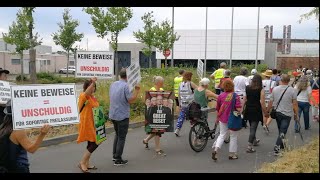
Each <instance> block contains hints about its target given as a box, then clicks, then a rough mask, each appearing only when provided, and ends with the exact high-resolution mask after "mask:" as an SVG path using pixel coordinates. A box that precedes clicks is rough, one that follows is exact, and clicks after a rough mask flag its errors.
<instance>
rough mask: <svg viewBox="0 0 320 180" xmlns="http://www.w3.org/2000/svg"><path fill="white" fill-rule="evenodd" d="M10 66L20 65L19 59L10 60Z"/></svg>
mask: <svg viewBox="0 0 320 180" xmlns="http://www.w3.org/2000/svg"><path fill="white" fill-rule="evenodd" d="M11 64H12V65H17V64H20V59H11Z"/></svg>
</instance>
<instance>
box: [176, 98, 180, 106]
mask: <svg viewBox="0 0 320 180" xmlns="http://www.w3.org/2000/svg"><path fill="white" fill-rule="evenodd" d="M175 100H176V105H177V106H179V105H180V104H179V98H178V97H176V99H175Z"/></svg>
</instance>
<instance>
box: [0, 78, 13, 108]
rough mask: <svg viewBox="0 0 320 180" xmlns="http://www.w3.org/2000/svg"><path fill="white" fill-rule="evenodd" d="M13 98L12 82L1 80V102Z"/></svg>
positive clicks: (4, 102)
mask: <svg viewBox="0 0 320 180" xmlns="http://www.w3.org/2000/svg"><path fill="white" fill-rule="evenodd" d="M10 99H11V92H10V84H9V82H6V81H0V104H6V103H7V101H9V100H10Z"/></svg>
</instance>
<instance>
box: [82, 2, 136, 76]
mask: <svg viewBox="0 0 320 180" xmlns="http://www.w3.org/2000/svg"><path fill="white" fill-rule="evenodd" d="M83 10H84V11H85V12H86V13H87V14H89V15H90V17H91V24H92V26H93V27H94V29H95V31H96V33H97V34H98V37H101V38H105V37H106V36H107V35H108V33H109V32H110V34H111V39H109V41H110V43H111V47H112V49H113V50H114V51H115V56H114V61H115V66H116V67H115V74H116V78H117V79H118V71H119V68H118V58H117V51H118V37H119V33H120V32H121V31H122V30H123V29H125V28H126V27H128V24H129V21H130V19H131V18H132V15H133V12H132V9H131V8H129V7H108V8H107V9H106V10H105V9H104V8H99V7H87V8H83Z"/></svg>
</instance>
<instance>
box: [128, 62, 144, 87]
mask: <svg viewBox="0 0 320 180" xmlns="http://www.w3.org/2000/svg"><path fill="white" fill-rule="evenodd" d="M126 71H127V78H128V81H127V82H128V86H129V91H133V89H134V86H135V85H136V84H138V83H139V82H140V81H141V74H140V64H139V61H136V62H134V63H133V64H131V65H130V66H129V67H128V68H127V70H126Z"/></svg>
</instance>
